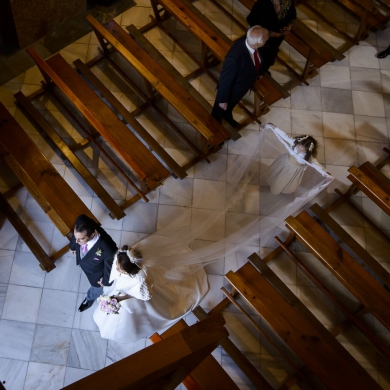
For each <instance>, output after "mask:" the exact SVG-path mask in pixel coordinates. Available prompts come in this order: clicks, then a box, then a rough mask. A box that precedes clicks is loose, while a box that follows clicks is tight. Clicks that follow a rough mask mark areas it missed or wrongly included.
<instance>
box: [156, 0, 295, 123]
mask: <svg viewBox="0 0 390 390" xmlns="http://www.w3.org/2000/svg"><path fill="white" fill-rule="evenodd" d="M151 4H152V8H153V11H154V14H155V19H156V22H157V23H158V25H159V26H160V25H161V23H162V22H163V21H164V20H166V19H167V18H169V16H170V15H172V16H173V17H174V18H175V19H176V20H177V21H179V22H180V23H181V24H182V25H183V26H184V27H186V28H187V29H188V31H189V32H190V33H191V34H193V35H194V36H195V37H196V38H197V39H199V40H200V42H201V43H202V53H203V64H204V67H205V68H207V67H209V66H211V65H213V64H214V63H215V61H214V59H212V60H211V61H210V57H209V53H210V52H211V53H212V54H213V55H214V57H215V58H216V59H217V60H218V61H220V62H222V61H223V60H224V59H225V57H226V55H227V53H228V51H229V49H230V47H231V46H232V44H233V42H232V41H231V40H230V39H229V38H228V37H227V36H226V35H225V34H223V33H222V32H221V31H220V30H219V29H218V28H217V27H215V26H214V25H213V24H212V23H211V22H210V21H209V20H208V19H207V18H206V17H205V16H204V15H202V13H200V12H199V11H198V10H197V9H196V7H194V6H193V5H192V4H191V3H190V2H188V1H187V0H151ZM253 90H254V92H255V109H254V117H255V118H257V117H259V116H260V115H263V114H265V113H266V112H268V111H269V106H270V105H271V104H273V103H275V102H277V101H278V100H280V99H282V98H286V97H288V96H290V95H289V93H288V92H287V91H286V90H284V88H283V87H282V86H280V85H279V84H278V83H277V82H276V81H275V80H274V79H272V78H271V77H270V76H268V75H267V74H266V75H264V76H263V77H262V78H261V80H257V81H256V82H255V85H254V87H253Z"/></svg>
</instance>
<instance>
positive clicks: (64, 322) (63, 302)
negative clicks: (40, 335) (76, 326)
mask: <svg viewBox="0 0 390 390" xmlns="http://www.w3.org/2000/svg"><path fill="white" fill-rule="evenodd" d="M76 300H77V293H75V292H69V291H58V290H48V289H45V290H43V294H42V300H41V305H40V307H39V314H38V320H37V323H38V324H42V325H53V326H60V327H67V328H71V327H72V325H73V318H74V315H75V312H76Z"/></svg>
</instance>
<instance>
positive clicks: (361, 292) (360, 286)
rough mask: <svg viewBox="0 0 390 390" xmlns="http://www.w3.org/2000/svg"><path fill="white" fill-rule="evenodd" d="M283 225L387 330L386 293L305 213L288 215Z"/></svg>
mask: <svg viewBox="0 0 390 390" xmlns="http://www.w3.org/2000/svg"><path fill="white" fill-rule="evenodd" d="M285 222H286V226H287V228H288V229H289V230H291V231H292V232H294V233H295V235H296V237H297V238H298V240H299V241H301V242H302V243H303V244H304V245H305V246H306V247H307V248H308V249H309V250H310V252H311V253H313V255H314V256H315V257H316V258H317V259H318V260H319V261H320V262H321V263H322V264H324V265H325V266H326V267H327V268H328V269H329V270H330V271H331V272H332V273H333V275H334V276H335V277H336V278H337V279H338V280H339V281H340V282H341V283H342V284H343V285H344V286H345V287H346V288H347V289H348V290H349V291H350V292H351V293H352V294H353V295H354V296H355V297H356V298H357V299H358V300H359V301H360V302H361V303H362V305H363V306H364V307H365V308H366V309H367V310H368V311H369V312H371V313H372V314H373V315H374V316H375V317H376V318H377V319H378V320H379V321H380V322H381V323H382V324H383V325H384V326H385V327H386V328H387V329H389V330H390V292H389V291H388V290H387V289H386V288H385V287H384V285H382V284H380V283H379V282H378V281H377V280H376V279H375V278H374V277H373V276H371V275H370V274H369V273H368V272H367V271H366V270H365V269H364V268H363V267H362V266H361V265H360V264H359V263H358V262H357V261H356V260H355V259H354V258H353V257H352V256H351V255H350V254H349V253H348V252H347V251H346V250H345V249H344V248H343V247H342V246H341V245H340V244H338V243H337V241H336V240H335V239H334V238H332V237H331V236H330V235H329V234H328V233H327V232H326V231H325V230H324V229H323V228H322V227H321V226H320V225H319V224H318V223H317V222H316V221H315V220H314V219H313V218H312V217H310V215H309V214H308V213H307V212H306V211H302V212H301V213H300V214H299V215H298V216H297V217H293V216H290V217H288V218H287V219H286V220H285Z"/></svg>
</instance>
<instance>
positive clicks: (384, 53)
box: [377, 47, 390, 58]
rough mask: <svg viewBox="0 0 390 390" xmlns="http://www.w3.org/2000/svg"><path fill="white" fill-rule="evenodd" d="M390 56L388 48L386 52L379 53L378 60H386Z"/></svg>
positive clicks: (389, 48)
mask: <svg viewBox="0 0 390 390" xmlns="http://www.w3.org/2000/svg"><path fill="white" fill-rule="evenodd" d="M389 54H390V47H388V48H387V49H386V50H383V51H381V52H380V53H378V55H377V57H378V58H386V57H387V56H388V55H389Z"/></svg>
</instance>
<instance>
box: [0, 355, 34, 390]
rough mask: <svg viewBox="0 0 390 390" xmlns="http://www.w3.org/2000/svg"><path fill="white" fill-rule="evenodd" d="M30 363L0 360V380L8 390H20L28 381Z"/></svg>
mask: <svg viewBox="0 0 390 390" xmlns="http://www.w3.org/2000/svg"><path fill="white" fill-rule="evenodd" d="M27 366H28V362H24V361H21V360H14V359H4V358H0V378H1V381H2V383H4V386H6V389H7V390H20V389H23V387H24V381H25V380H26V373H27Z"/></svg>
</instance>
